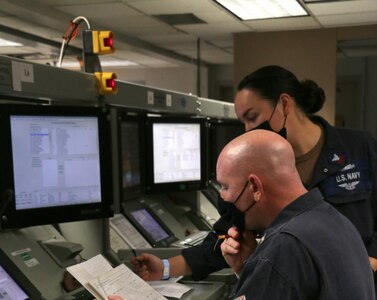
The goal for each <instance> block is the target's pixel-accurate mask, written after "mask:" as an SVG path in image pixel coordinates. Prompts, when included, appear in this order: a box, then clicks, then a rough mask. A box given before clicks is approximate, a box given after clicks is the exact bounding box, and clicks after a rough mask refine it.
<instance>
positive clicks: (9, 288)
mask: <svg viewBox="0 0 377 300" xmlns="http://www.w3.org/2000/svg"><path fill="white" fill-rule="evenodd" d="M0 299H2V300H25V299H35V300H37V299H42V295H41V293H40V292H39V291H38V290H37V289H36V287H35V286H34V285H33V283H32V282H31V281H30V280H29V279H28V278H27V277H26V276H25V275H24V274H23V273H22V272H21V271H20V270H19V269H18V267H17V266H16V265H15V264H14V263H13V261H12V260H11V259H10V258H9V257H8V256H7V255H6V254H5V252H4V251H3V250H1V249H0Z"/></svg>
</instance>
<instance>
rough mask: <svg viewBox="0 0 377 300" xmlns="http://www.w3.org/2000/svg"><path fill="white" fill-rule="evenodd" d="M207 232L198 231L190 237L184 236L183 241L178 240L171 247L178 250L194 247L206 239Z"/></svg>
mask: <svg viewBox="0 0 377 300" xmlns="http://www.w3.org/2000/svg"><path fill="white" fill-rule="evenodd" d="M208 233H209V231H198V232H194V233H191V234H190V235H188V236H186V237H185V238H184V239H182V240H179V241H176V242H174V243H173V244H171V246H172V247H178V248H186V247H190V246H196V245H199V244H201V243H202V241H203V240H204V239H205V238H206V236H207V235H208Z"/></svg>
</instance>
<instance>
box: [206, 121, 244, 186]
mask: <svg viewBox="0 0 377 300" xmlns="http://www.w3.org/2000/svg"><path fill="white" fill-rule="evenodd" d="M234 126H239V127H240V129H242V131H241V132H240V135H241V134H243V133H245V129H244V128H245V126H244V124H243V123H242V122H241V121H239V120H238V119H210V120H209V141H210V142H209V159H208V174H209V175H208V176H209V179H210V180H216V164H217V158H218V155H219V154H220V152H221V150H222V149H218V146H219V145H218V144H219V141H218V132H217V130H219V128H220V127H225V128H226V127H234ZM240 135H236V136H234V137H233V138H236V137H237V136H240ZM230 141H231V140H229V141H227V142H226V143H225V144H224V146H225V145H226V144H227V143H229V142H230Z"/></svg>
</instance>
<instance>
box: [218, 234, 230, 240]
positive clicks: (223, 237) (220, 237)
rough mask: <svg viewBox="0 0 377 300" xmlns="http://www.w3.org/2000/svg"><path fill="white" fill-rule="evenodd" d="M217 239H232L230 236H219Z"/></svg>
mask: <svg viewBox="0 0 377 300" xmlns="http://www.w3.org/2000/svg"><path fill="white" fill-rule="evenodd" d="M217 238H218V239H220V240H221V239H222V240H223V239H227V238H230V235H227V234H219V235H218V236H217Z"/></svg>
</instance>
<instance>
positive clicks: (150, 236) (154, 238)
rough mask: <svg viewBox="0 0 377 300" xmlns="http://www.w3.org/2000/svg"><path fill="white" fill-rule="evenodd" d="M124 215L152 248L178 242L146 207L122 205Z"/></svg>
mask: <svg viewBox="0 0 377 300" xmlns="http://www.w3.org/2000/svg"><path fill="white" fill-rule="evenodd" d="M124 214H125V215H126V217H127V218H128V219H129V220H130V222H131V223H132V224H133V225H134V226H135V227H136V228H137V229H138V230H139V232H140V233H141V234H142V235H143V236H144V238H145V239H146V240H147V241H148V242H149V243H150V244H151V245H152V246H153V247H167V246H169V245H170V244H172V243H173V242H175V241H176V240H178V239H177V237H176V236H175V235H174V233H173V232H172V231H170V230H169V228H168V227H167V226H166V225H165V224H164V223H163V222H162V221H161V219H160V218H159V217H158V216H157V215H156V214H155V213H154V212H153V211H152V210H151V209H150V208H149V207H147V206H146V205H142V204H140V203H138V202H131V203H127V204H124Z"/></svg>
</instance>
